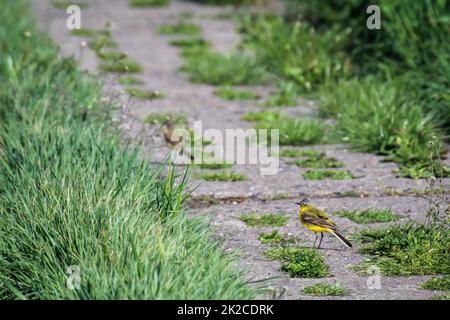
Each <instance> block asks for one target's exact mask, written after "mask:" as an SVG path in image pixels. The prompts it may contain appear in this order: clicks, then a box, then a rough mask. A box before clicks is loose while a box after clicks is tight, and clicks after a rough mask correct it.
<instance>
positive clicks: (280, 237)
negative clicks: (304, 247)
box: [258, 230, 297, 245]
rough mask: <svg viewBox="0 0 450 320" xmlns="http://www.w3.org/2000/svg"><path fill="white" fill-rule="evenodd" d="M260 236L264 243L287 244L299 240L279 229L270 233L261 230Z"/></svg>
mask: <svg viewBox="0 0 450 320" xmlns="http://www.w3.org/2000/svg"><path fill="white" fill-rule="evenodd" d="M258 237H259V241H261V243H262V244H277V245H287V244H292V243H295V242H296V241H297V239H296V238H294V237H293V236H291V235H289V234H282V233H280V232H279V231H278V230H275V231H272V232H269V233H265V232H261V233H260V234H259V236H258Z"/></svg>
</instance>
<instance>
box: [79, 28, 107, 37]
mask: <svg viewBox="0 0 450 320" xmlns="http://www.w3.org/2000/svg"><path fill="white" fill-rule="evenodd" d="M71 33H72V34H73V35H74V36H77V37H86V38H90V37H95V36H105V37H111V31H110V30H96V29H86V28H81V29H73V30H72V31H71Z"/></svg>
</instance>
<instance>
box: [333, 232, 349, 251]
mask: <svg viewBox="0 0 450 320" xmlns="http://www.w3.org/2000/svg"><path fill="white" fill-rule="evenodd" d="M331 233H332V234H333V235H334V236H335V237H336V238H338V239H339V240H340V241H341V242H342V243H343V244H345V246H346V247H347V248H351V247H352V244H351V243H350V241H348V240H347V239H345V238H344V237H343V236H342V235H341V234H340V233H339V232H337V231H332V232H331Z"/></svg>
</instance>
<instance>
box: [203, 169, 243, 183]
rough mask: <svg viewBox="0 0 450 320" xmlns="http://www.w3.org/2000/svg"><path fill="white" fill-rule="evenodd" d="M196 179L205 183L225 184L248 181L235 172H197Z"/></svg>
mask: <svg viewBox="0 0 450 320" xmlns="http://www.w3.org/2000/svg"><path fill="white" fill-rule="evenodd" d="M194 178H195V179H198V180H205V181H224V182H235V181H244V180H247V179H248V178H247V177H246V176H245V175H243V174H241V173H237V172H234V171H221V172H197V173H195V174H194Z"/></svg>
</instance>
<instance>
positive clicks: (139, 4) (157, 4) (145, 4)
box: [130, 0, 170, 8]
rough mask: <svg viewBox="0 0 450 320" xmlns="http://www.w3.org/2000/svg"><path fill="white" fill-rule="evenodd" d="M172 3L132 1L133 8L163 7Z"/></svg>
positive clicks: (143, 0) (147, 0) (164, 1)
mask: <svg viewBox="0 0 450 320" xmlns="http://www.w3.org/2000/svg"><path fill="white" fill-rule="evenodd" d="M169 3H170V0H130V6H132V7H139V8H142V7H144V8H145V7H161V6H166V5H168V4H169Z"/></svg>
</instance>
